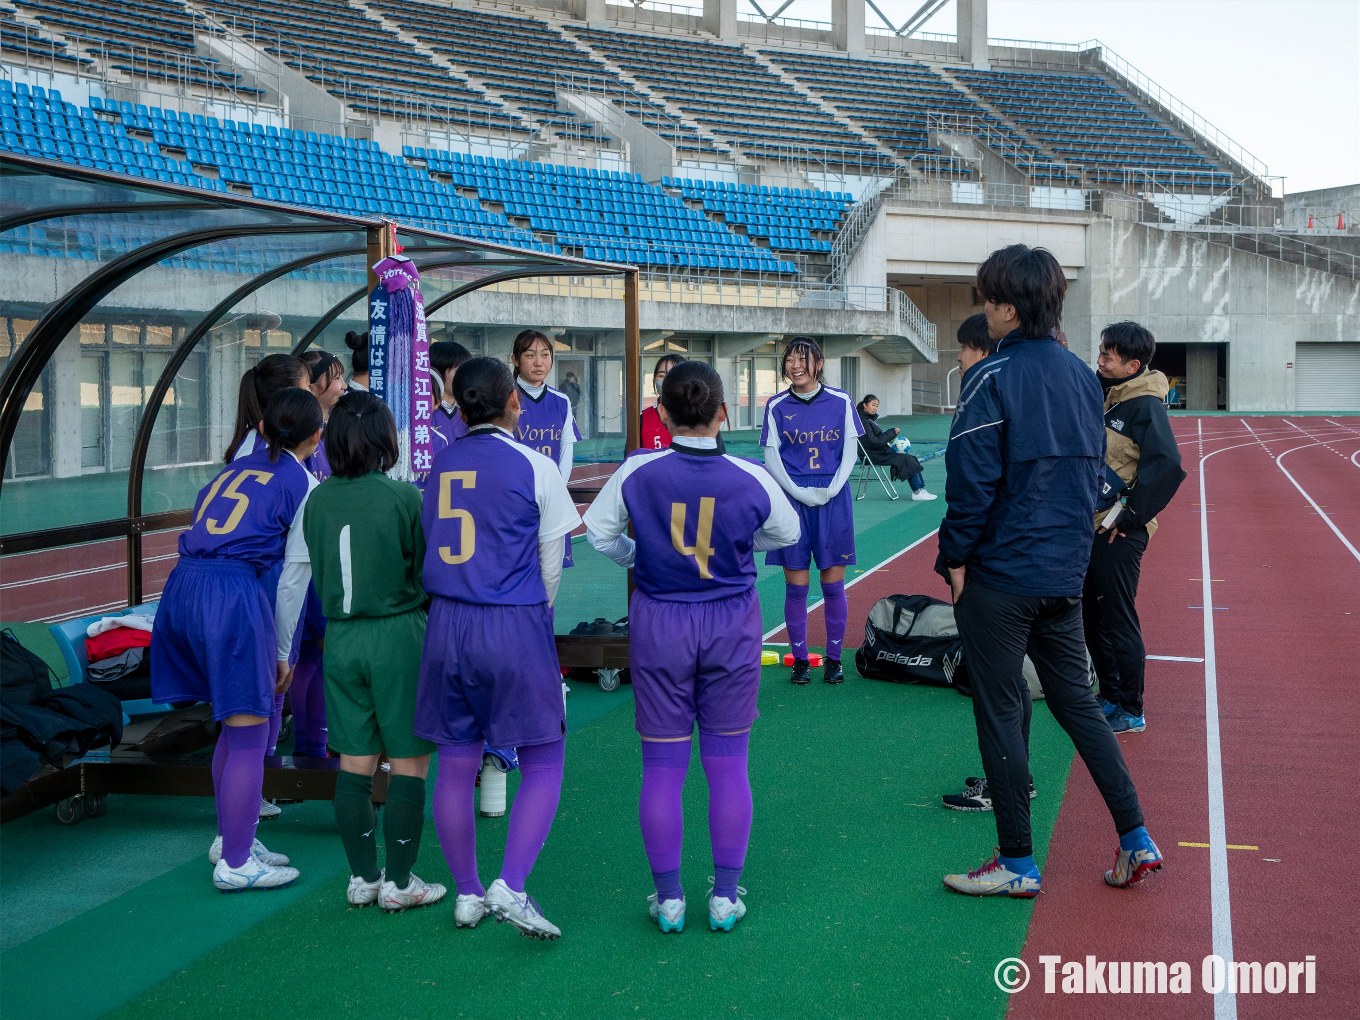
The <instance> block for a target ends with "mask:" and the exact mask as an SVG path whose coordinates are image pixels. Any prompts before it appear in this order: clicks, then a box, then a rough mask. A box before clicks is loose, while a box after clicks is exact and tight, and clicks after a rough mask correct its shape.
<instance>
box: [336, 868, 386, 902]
mask: <svg viewBox="0 0 1360 1020" xmlns="http://www.w3.org/2000/svg"><path fill="white" fill-rule="evenodd" d="M381 886H382V875H381V874H379V875H378V880H377V881H376V882H366V881H364V876H363V875H350V876H349V888H348V889H346V890H345V899H347V900H349V904H350V906H352V907H367V906H371V905H372V904H374V903H377V902H378V889H379V888H380V887H381Z"/></svg>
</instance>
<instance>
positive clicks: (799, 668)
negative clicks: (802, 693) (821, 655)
mask: <svg viewBox="0 0 1360 1020" xmlns="http://www.w3.org/2000/svg"><path fill="white" fill-rule="evenodd" d="M789 683H792V684H798V685H799V686H802V685H804V684H810V683H812V666H811V664H809V663H808V661H807V659H794V660H793V673H791V674H790V675H789Z"/></svg>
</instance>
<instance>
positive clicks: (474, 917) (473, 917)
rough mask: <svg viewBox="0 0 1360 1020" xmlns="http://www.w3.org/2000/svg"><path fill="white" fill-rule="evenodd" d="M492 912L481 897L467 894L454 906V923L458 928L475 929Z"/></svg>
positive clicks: (459, 898) (460, 897)
mask: <svg viewBox="0 0 1360 1020" xmlns="http://www.w3.org/2000/svg"><path fill="white" fill-rule="evenodd" d="M489 913H491V910H490V908H489V907H487V905H486V901H485V900H484V899H483V898H482V897H480V896H474V895H473V894H472V893H465V894H463V895H462V896H459V897H458V899H457V901H456V902H455V903H454V905H453V923H454V926H455V927H458V928H475V927H477V922H478V921H480V920H481V919H482V918H484V917H485V916H486V915H487V914H489Z"/></svg>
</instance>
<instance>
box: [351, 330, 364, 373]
mask: <svg viewBox="0 0 1360 1020" xmlns="http://www.w3.org/2000/svg"><path fill="white" fill-rule="evenodd" d="M345 346H346V347H348V348H349V349H350V356H349V364H350V368H351V369H352V370H353V372H354V374H355V375H368V334H367V333H355V332H354V331H353V330H351V331H350V332H348V333H346V334H345Z"/></svg>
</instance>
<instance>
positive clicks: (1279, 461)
mask: <svg viewBox="0 0 1360 1020" xmlns="http://www.w3.org/2000/svg"><path fill="white" fill-rule="evenodd" d="M1294 427H1295V428H1298V426H1297V425H1295V426H1294ZM1248 428H1250V426H1248ZM1299 432H1300V433H1302V434H1303V435H1304V436H1307V437H1308V438H1309V439H1312V440H1314V441H1313V442H1311V443H1305V444H1303V446H1295V447H1292V448H1290V449H1288V450H1285V451H1284V453H1282V454H1280V455H1279V456H1278V457H1275V458H1274V459H1275V466H1276V467H1277V468H1279V469H1280V470H1281V471H1283V472H1284V476H1285V477H1286V478H1288V479H1289V481H1290V482H1291V483H1292V484H1293V486H1294V488H1296V489H1298V490H1299V493H1300V494H1301V495H1302V496H1303V498H1304V499H1306V500H1308V505H1309V506H1311V507H1312V508H1313V509H1314V510H1315V511H1317V515H1318V516H1319V517H1321V518H1322V519H1323V521H1325V522H1326V524H1327V527H1329V528H1331V529H1332V533H1333V534H1334V535H1336V537H1337V538H1339V539H1341V544H1342V545H1344V546H1345V547H1346V548H1347V549H1349V550H1350V553H1351V555H1352V556H1354V557H1355V559H1356V562H1360V550H1357V549H1356V548H1355V546H1354V545H1352V544H1351V540H1350V539H1349V538H1347V537H1346V536H1345V535H1343V534H1342V533H1341V529H1340V528H1338V527H1337V526H1336V525H1335V524H1334V523H1333V522H1332V519H1331V517H1329V516H1327V514H1325V513H1323V512H1322V507H1320V506H1318V505H1317V501H1316V500H1315V499H1313V497H1312V496H1311V495H1309V493H1308V490H1307V489H1305V488H1304V487H1303V486H1302V485H1300V484H1299V480H1298V479H1297V478H1295V477H1294V476H1293V475H1292V474H1290V473H1289V468H1287V467H1285V466H1284V459H1285V458H1286V457H1288V456H1289V455H1290V454H1291V453H1293V452H1294V451H1295V450H1304V449H1307V448H1308V447H1310V446H1318V445H1322V446H1326V444H1325V443H1321V441H1320V440H1318V439H1317V438H1316V437H1315V436H1310V435H1308V433H1307V432H1304V431H1303V429H1299ZM1277 441H1278V440H1277ZM1327 449H1329V450H1330V449H1331V447H1330V446H1327ZM1332 452H1333V453H1336V451H1335V450H1332ZM1201 509H1203V508H1202V507H1201ZM1205 604H1206V605H1207V604H1208V603H1205Z"/></svg>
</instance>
